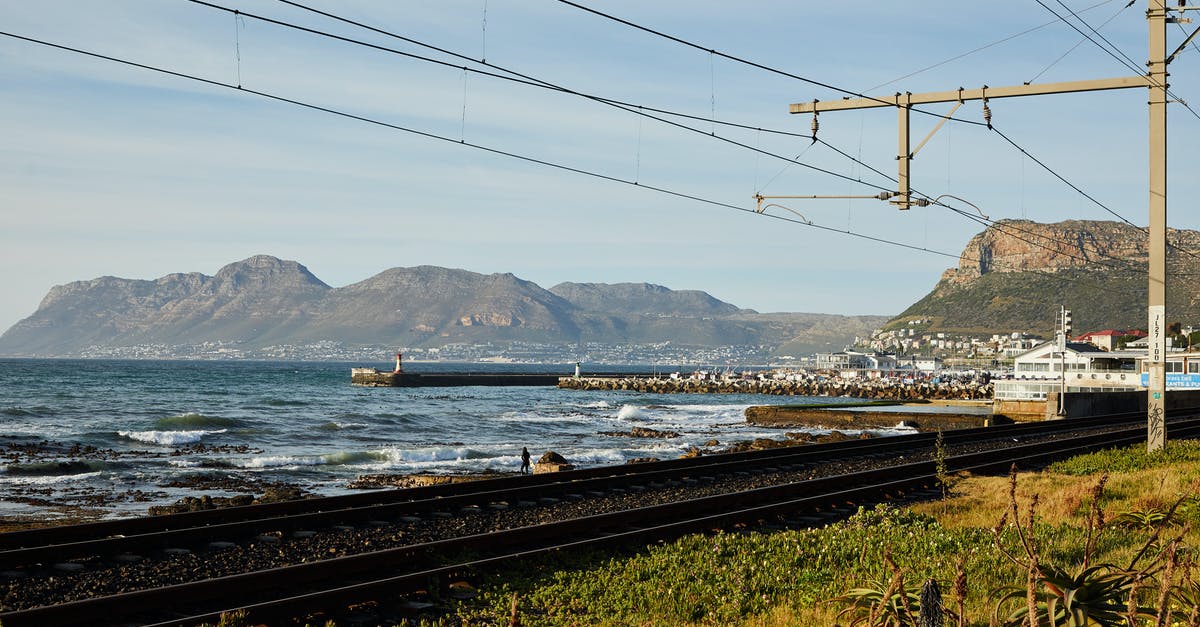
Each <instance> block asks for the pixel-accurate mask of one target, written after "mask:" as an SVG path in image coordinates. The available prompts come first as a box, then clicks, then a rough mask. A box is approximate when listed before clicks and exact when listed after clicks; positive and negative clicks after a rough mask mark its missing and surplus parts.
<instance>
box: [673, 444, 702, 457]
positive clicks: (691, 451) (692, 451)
mask: <svg viewBox="0 0 1200 627" xmlns="http://www.w3.org/2000/svg"><path fill="white" fill-rule="evenodd" d="M701 455H703V453H701V452H700V449H698V448H696V447H694V446H690V447H688V450H686V451H684V453H683V455H680V456H679V459H689V458H692V457H700V456H701Z"/></svg>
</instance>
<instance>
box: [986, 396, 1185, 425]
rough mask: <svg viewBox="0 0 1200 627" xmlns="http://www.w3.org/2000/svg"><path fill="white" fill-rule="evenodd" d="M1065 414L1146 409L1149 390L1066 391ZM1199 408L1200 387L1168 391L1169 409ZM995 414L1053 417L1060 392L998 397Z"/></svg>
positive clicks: (1025, 419)
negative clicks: (1036, 397) (1036, 396)
mask: <svg viewBox="0 0 1200 627" xmlns="http://www.w3.org/2000/svg"><path fill="white" fill-rule="evenodd" d="M1065 407H1066V412H1065V416H1064V417H1066V418H1079V417H1084V416H1103V415H1105V414H1123V413H1128V412H1145V411H1146V391H1145V390H1140V391H1134V392H1067V395H1066V402H1065ZM1192 407H1195V408H1200V390H1173V391H1168V392H1167V409H1168V410H1172V409H1187V408H1192ZM992 414H993V415H996V416H1005V417H1008V418H1010V419H1012V420H1016V421H1019V422H1028V421H1032V420H1051V419H1053V418H1058V417H1060V416H1059V415H1058V392H1051V393H1049V394H1048V395H1047V396H1046V400H1044V401H1006V400H1001V399H996V401H995V402H993V403H992Z"/></svg>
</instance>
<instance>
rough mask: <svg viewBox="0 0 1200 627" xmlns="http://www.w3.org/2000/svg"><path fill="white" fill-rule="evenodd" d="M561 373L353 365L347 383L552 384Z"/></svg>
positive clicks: (404, 385)
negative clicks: (414, 370) (420, 370)
mask: <svg viewBox="0 0 1200 627" xmlns="http://www.w3.org/2000/svg"><path fill="white" fill-rule="evenodd" d="M560 377H561V375H557V374H537V373H469V372H461V373H460V372H447V373H438V372H424V373H419V374H418V373H409V372H385V371H380V370H376V369H374V368H353V369H351V371H350V383H352V384H354V385H361V386H365V387H393V388H419V387H458V386H468V385H485V386H493V387H506V386H544V387H552V386H554V385H555V384H557V383H558V380H559V378H560Z"/></svg>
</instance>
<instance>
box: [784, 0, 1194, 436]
mask: <svg viewBox="0 0 1200 627" xmlns="http://www.w3.org/2000/svg"><path fill="white" fill-rule="evenodd" d="M1148 1H1149V8H1148V9H1147V11H1146V21H1147V25H1148V27H1149V62H1148V63H1147V66H1148V72H1147V74H1145V75H1143V76H1126V77H1121V78H1109V79H1097V80H1082V81H1070V82H1062V83H1047V84H1040V85H1016V86H1011V87H987V86H984V87H982V88H980V89H963V88H961V87H960V88H958V89H957V90H954V91H942V92H932V93H925V94H912V93H907V92H906V93H903V94H901V93H896V94H894V95H890V96H880V97H875V98H845V99H841V100H830V101H824V102H822V101H819V100H814V101H811V102H801V103H796V104H792V105H791V106H790V107H789V110H790V112H791V113H812V114H814V115H815V114H817V113H820V112H822V111H844V110H852V109H868V108H875V107H896V109H897V110H898V111H899V114H898V115H899V121H898V124H897V126H898V129H897V130H898V133H897V135H898V137H899V140H898V141H899V150H898V154H897V156H896V159H897V161H898V163H899V166H898V169H899V175H898V176H897V180H898V186H899V189H897V190H896V192H895V193H894V194H893V198H894V199H893V200H891V202H892V204H895V205H896V206H897V207H898V208H900V209H908V208H909V207H911V206H913V205H917V204H920V203H919V200H920V199H913V198H911V196H910V194H911V189H910V186H909V176H910V172H909V167H910V162H911V160H912V156H913V153H912V151H911V149H910V147H909V139H908V135H909V133H908V116H909V113H910V111H911V109H912V107H913V106H915V105H919V104H932V103H939V102H958V103H962V102H964V101H967V100H982V101H983V102H984V111H985V117H987V116H986V113H987V101H988V100H990V99H995V98H1010V97H1017V96H1035V95H1043V94H1061V93H1072V92H1084V91H1100V90H1107V89H1127V88H1131V87H1146V88H1149V99H1148V100H1149V110H1150V119H1149V135H1150V156H1149V157H1150V158H1149V161H1150V204H1149V214H1150V222H1149V228H1148V233H1149V242H1148V246H1147V250H1148V253H1149V268H1148V272H1147V274H1148V275H1149V291H1148V294H1147V313H1148V319H1149V327H1150V328H1149V335H1150V338H1149V339H1150V346H1149V350H1148V354H1147V356H1146V364H1147V370H1148V382H1147V402H1146V429H1147V433H1146V435H1147V438H1146V445H1147V448H1148V450H1150V451H1156V450H1160V449H1162V448H1163V447H1164V446H1166V439H1167V429H1166V288H1167V281H1166V279H1167V272H1166V267H1167V263H1166V249H1167V87H1168V85H1167V63H1168V62H1169V61H1170V59H1169V58H1168V57H1167V48H1166V46H1167V22H1168V17H1169V16H1168V12H1169V10H1168V9H1167V6H1166V0H1148ZM1195 9H1196V7H1182V6H1181V7H1180V8H1179V11H1180V13H1182V12H1183V11H1185V10H1195ZM1194 36H1195V34H1194V33H1193V37H1194ZM1185 43H1186V42H1185ZM989 128H990V122H989ZM1063 374H1064V378H1065V374H1066V373H1065V372H1064V373H1063Z"/></svg>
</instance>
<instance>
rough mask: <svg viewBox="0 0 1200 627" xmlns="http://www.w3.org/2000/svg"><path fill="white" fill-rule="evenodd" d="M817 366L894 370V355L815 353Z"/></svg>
mask: <svg viewBox="0 0 1200 627" xmlns="http://www.w3.org/2000/svg"><path fill="white" fill-rule="evenodd" d="M817 368H818V369H820V370H840V371H846V370H895V369H896V356H895V355H892V354H891V353H860V352H858V351H840V352H837V353H817Z"/></svg>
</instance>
